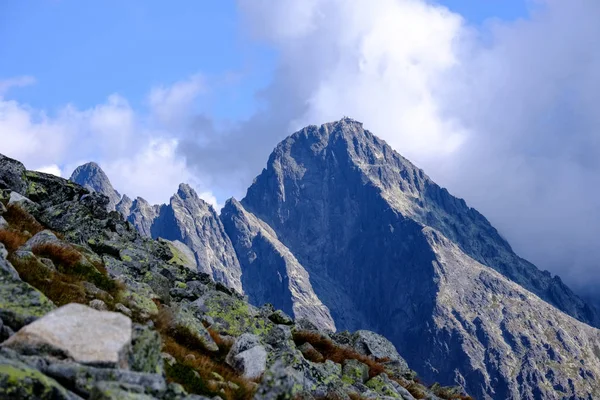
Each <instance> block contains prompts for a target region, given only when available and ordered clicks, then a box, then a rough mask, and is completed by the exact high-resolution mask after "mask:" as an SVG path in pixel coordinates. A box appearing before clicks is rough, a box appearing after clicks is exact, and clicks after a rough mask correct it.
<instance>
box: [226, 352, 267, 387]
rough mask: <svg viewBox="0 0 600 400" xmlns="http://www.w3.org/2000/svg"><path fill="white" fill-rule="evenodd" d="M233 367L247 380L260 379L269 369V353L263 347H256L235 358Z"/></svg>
mask: <svg viewBox="0 0 600 400" xmlns="http://www.w3.org/2000/svg"><path fill="white" fill-rule="evenodd" d="M232 367H233V369H235V370H236V371H238V372H239V373H241V374H242V376H243V377H244V378H246V379H258V378H260V377H261V376H262V374H263V373H264V372H265V369H266V367H267V351H266V350H265V348H264V347H263V346H260V345H259V346H254V347H252V348H251V349H248V350H246V351H243V352H241V353H239V354H238V355H236V356H235V357H233V362H232Z"/></svg>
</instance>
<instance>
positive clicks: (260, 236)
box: [221, 199, 335, 331]
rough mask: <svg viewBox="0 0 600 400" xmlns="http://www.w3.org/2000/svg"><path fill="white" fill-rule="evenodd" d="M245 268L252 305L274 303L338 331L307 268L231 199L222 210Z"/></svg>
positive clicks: (226, 227) (244, 277)
mask: <svg viewBox="0 0 600 400" xmlns="http://www.w3.org/2000/svg"><path fill="white" fill-rule="evenodd" d="M221 219H222V220H223V225H224V226H225V230H226V232H227V233H228V234H229V235H230V237H231V239H232V241H233V243H235V251H236V253H237V255H238V258H239V260H240V264H241V267H242V286H243V287H244V288H246V289H247V290H246V293H247V294H248V296H249V300H250V302H251V303H252V304H264V303H267V302H270V303H272V304H273V305H274V306H275V307H277V308H280V309H282V310H283V311H285V312H286V313H288V314H290V315H294V316H295V317H296V318H306V319H309V320H311V321H312V322H313V323H314V324H315V325H316V326H317V327H319V328H320V329H326V330H331V331H335V323H334V322H333V319H332V318H331V314H330V312H329V309H328V308H327V307H326V306H325V305H323V303H322V302H321V300H319V298H318V297H317V296H316V295H315V292H314V290H313V288H312V285H311V283H310V278H309V276H308V273H307V272H306V269H304V267H303V266H302V265H301V264H300V263H299V262H298V260H297V259H296V257H294V255H293V254H292V253H291V252H290V250H289V249H288V248H287V247H285V246H284V245H283V244H282V243H281V242H280V241H279V240H278V239H277V235H276V234H275V232H274V231H273V230H272V229H271V228H270V227H269V226H268V225H267V224H265V223H264V222H262V221H260V220H259V219H258V218H256V216H254V215H252V214H251V213H249V212H247V211H246V210H244V207H243V206H242V205H241V204H240V203H239V202H238V201H236V200H235V199H230V200H228V201H227V204H225V207H224V208H223V211H222V212H221Z"/></svg>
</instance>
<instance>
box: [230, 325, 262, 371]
mask: <svg viewBox="0 0 600 400" xmlns="http://www.w3.org/2000/svg"><path fill="white" fill-rule="evenodd" d="M259 344H260V339H259V338H258V336H256V335H253V334H251V333H244V334H242V335H240V336H239V337H237V338H236V339H235V342H234V343H233V346H231V349H230V350H229V353H227V357H225V362H226V363H227V364H229V365H231V366H233V361H234V358H235V356H237V355H238V354H240V353H242V352H244V351H246V350H249V349H251V348H253V347H255V346H258V345H259Z"/></svg>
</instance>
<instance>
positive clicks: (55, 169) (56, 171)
mask: <svg viewBox="0 0 600 400" xmlns="http://www.w3.org/2000/svg"><path fill="white" fill-rule="evenodd" d="M36 171H38V172H44V173H46V174H52V175H56V176H59V177H60V176H62V171H61V170H60V167H59V166H58V165H56V164H52V165H45V166H43V167H40V168H37V169H36Z"/></svg>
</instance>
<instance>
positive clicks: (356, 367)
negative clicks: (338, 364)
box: [342, 359, 369, 385]
mask: <svg viewBox="0 0 600 400" xmlns="http://www.w3.org/2000/svg"><path fill="white" fill-rule="evenodd" d="M367 379H369V367H368V366H367V365H366V364H364V363H362V362H360V361H358V360H353V359H350V360H345V361H344V364H343V366H342V382H344V383H348V384H350V385H354V384H356V383H365V382H366V381H367Z"/></svg>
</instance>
